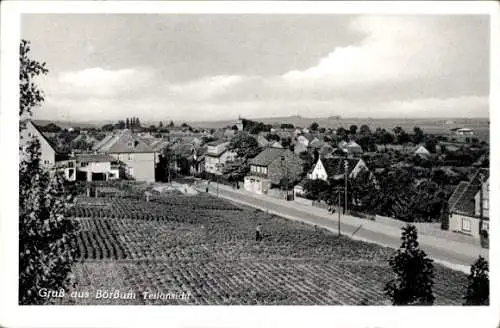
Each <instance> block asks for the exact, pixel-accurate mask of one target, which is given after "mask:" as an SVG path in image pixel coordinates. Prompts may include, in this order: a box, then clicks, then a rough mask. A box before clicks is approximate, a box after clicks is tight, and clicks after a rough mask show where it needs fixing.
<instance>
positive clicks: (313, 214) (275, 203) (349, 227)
mask: <svg viewBox="0 0 500 328" xmlns="http://www.w3.org/2000/svg"><path fill="white" fill-rule="evenodd" d="M201 189H202V188H200V190H201ZM203 189H204V187H203ZM218 192H219V196H220V197H222V198H226V199H228V200H231V201H234V202H238V203H241V204H245V205H249V206H252V207H255V208H259V209H261V210H264V211H268V212H269V213H272V214H276V215H279V216H282V217H285V218H288V219H292V220H299V221H303V222H306V223H309V224H314V225H317V226H321V227H324V228H326V229H328V230H330V231H334V232H338V216H337V214H334V215H325V214H320V213H319V212H318V210H317V209H315V208H310V207H308V206H304V205H299V204H296V203H294V202H286V201H284V200H278V199H274V198H271V197H269V196H261V195H254V194H250V193H248V192H245V191H242V190H233V189H231V188H229V187H227V186H220V187H219V191H218ZM210 193H212V194H217V189H216V186H215V185H213V184H211V186H210ZM340 221H341V225H340V230H341V232H342V234H343V235H348V236H350V237H352V238H354V239H359V240H363V241H367V242H373V243H376V244H380V245H384V246H388V247H393V248H398V247H399V246H400V245H401V240H400V236H401V230H400V229H396V228H392V227H388V226H384V225H380V224H377V223H375V222H371V221H367V220H362V219H354V218H352V217H346V216H341V220H340ZM360 226H361V228H360ZM353 234H354V235H353ZM419 243H420V245H421V247H422V249H424V250H425V252H426V253H427V254H428V255H429V256H430V257H432V258H433V259H434V260H435V261H436V262H438V263H441V264H443V265H446V266H448V267H451V268H453V269H456V270H460V271H464V272H469V268H470V265H471V264H472V263H473V262H474V261H475V260H476V259H477V257H478V256H479V255H480V254H481V255H483V257H486V258H488V252H487V250H484V249H481V248H480V247H477V246H472V245H470V244H465V243H458V242H455V241H450V240H446V239H441V238H437V237H432V236H425V235H421V234H420V235H419Z"/></svg>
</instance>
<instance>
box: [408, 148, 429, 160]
mask: <svg viewBox="0 0 500 328" xmlns="http://www.w3.org/2000/svg"><path fill="white" fill-rule="evenodd" d="M412 153H413V154H414V155H417V156H420V157H423V158H429V157H431V152H430V151H428V150H427V148H425V146H424V145H417V146H416V147H415V148H414V149H413V151H412Z"/></svg>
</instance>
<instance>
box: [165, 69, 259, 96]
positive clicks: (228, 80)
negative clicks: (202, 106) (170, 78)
mask: <svg viewBox="0 0 500 328" xmlns="http://www.w3.org/2000/svg"><path fill="white" fill-rule="evenodd" d="M248 79H249V78H248V77H243V76H237V75H217V76H211V77H206V78H202V79H199V80H195V81H190V82H187V83H183V84H173V85H168V86H167V90H168V91H169V94H170V95H171V96H173V97H181V98H184V99H186V98H187V99H193V98H195V99H200V100H208V99H211V98H213V97H215V96H217V95H220V94H224V93H225V92H228V91H230V90H231V88H233V87H234V86H235V85H237V84H238V83H241V82H244V81H245V80H248Z"/></svg>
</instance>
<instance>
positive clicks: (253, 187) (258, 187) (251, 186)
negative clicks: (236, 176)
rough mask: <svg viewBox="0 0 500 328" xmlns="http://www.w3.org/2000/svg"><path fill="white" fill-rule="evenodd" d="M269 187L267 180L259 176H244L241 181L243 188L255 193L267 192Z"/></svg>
mask: <svg viewBox="0 0 500 328" xmlns="http://www.w3.org/2000/svg"><path fill="white" fill-rule="evenodd" d="M252 180H253V181H252ZM270 188H271V183H270V182H269V180H268V179H264V178H261V177H255V176H246V177H245V179H244V182H243V189H245V190H246V191H249V192H253V193H256V194H267V193H268V192H269V190H270Z"/></svg>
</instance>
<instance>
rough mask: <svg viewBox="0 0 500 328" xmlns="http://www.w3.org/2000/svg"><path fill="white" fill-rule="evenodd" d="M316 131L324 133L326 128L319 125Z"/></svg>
mask: <svg viewBox="0 0 500 328" xmlns="http://www.w3.org/2000/svg"><path fill="white" fill-rule="evenodd" d="M318 131H319V133H325V131H326V129H325V128H323V127H321V128H319V129H318Z"/></svg>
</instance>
